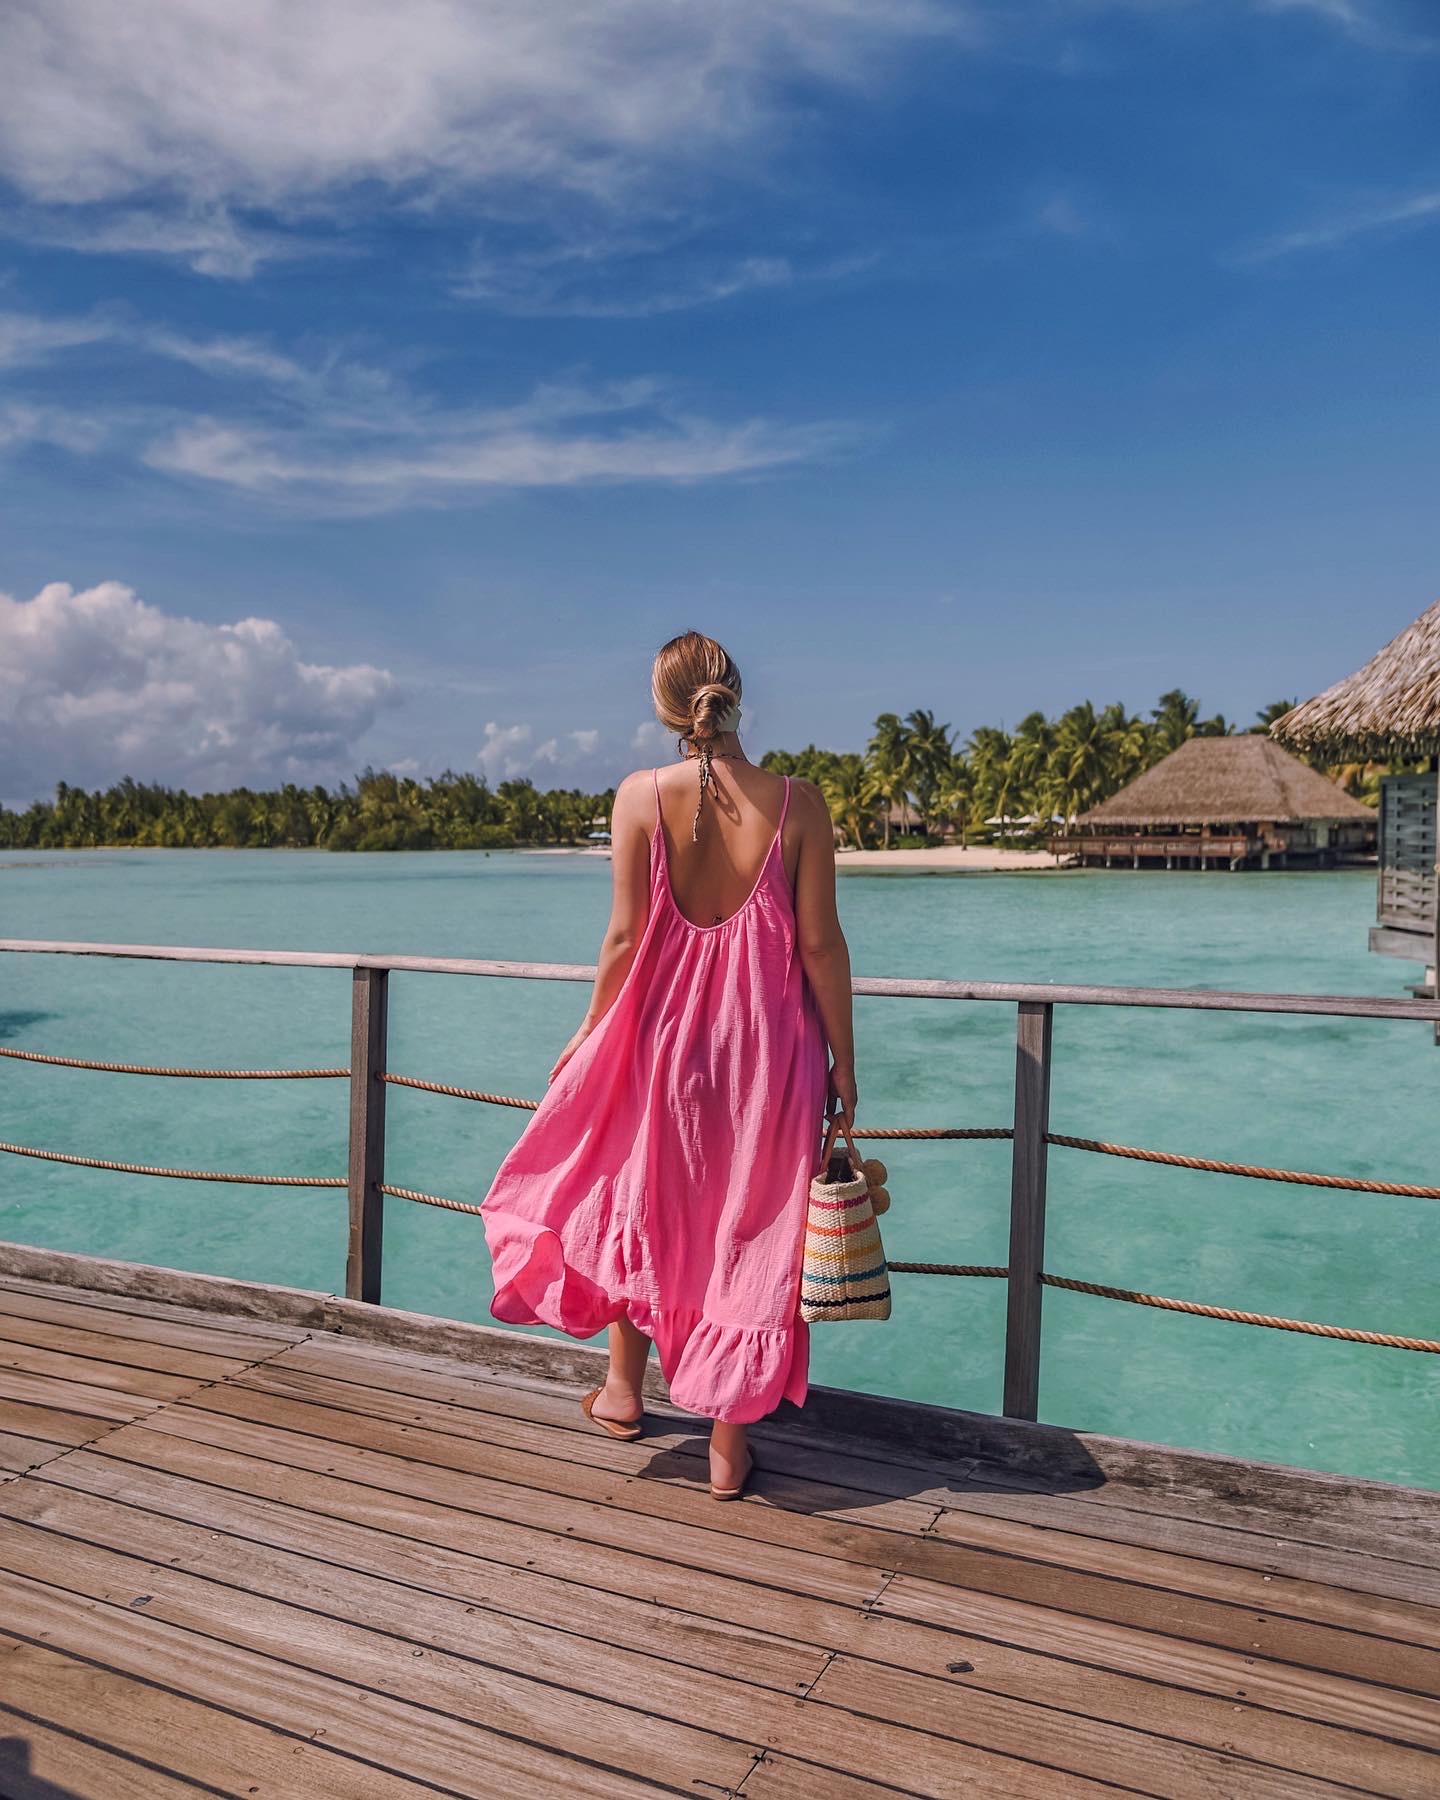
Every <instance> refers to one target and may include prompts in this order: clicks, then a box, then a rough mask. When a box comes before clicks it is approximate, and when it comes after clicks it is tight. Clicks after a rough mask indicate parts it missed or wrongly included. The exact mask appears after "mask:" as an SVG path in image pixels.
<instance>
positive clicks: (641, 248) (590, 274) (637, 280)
mask: <svg viewBox="0 0 1440 1800" xmlns="http://www.w3.org/2000/svg"><path fill="white" fill-rule="evenodd" d="M876 261H877V257H876V256H875V254H874V253H871V252H865V253H863V254H862V253H852V254H847V255H843V256H824V255H818V254H814V253H813V252H812V253H809V254H806V255H799V254H796V253H795V252H793V251H787V252H785V253H783V254H782V253H778V252H770V253H752V254H747V255H739V256H737V255H735V254H734V253H733V252H720V251H718V250H715V249H713V248H710V247H708V246H706V245H704V244H703V243H700V242H698V241H696V239H695V238H694V237H693V236H692V237H671V236H650V237H645V236H635V235H630V236H625V235H619V234H617V235H612V236H595V235H583V234H582V235H579V236H573V237H565V236H563V235H561V236H554V235H551V236H549V237H547V238H545V239H544V240H543V241H540V242H532V241H528V240H525V239H521V240H519V241H517V240H516V239H515V238H514V237H513V236H509V237H505V238H501V239H498V240H495V241H492V242H488V243H487V242H485V241H482V242H481V243H480V244H478V245H477V246H476V248H475V251H474V253H473V254H472V257H471V260H470V263H469V266H468V268H467V269H466V270H465V272H464V274H463V275H461V276H460V277H459V278H458V279H457V280H456V281H455V283H454V284H453V291H454V292H455V293H456V294H457V295H459V296H460V297H462V298H468V299H475V300H482V301H484V302H486V303H487V304H488V305H490V306H492V307H496V308H498V309H499V310H501V311H502V312H508V313H512V314H518V315H520V316H523V317H526V318H547V319H554V318H565V319H646V318H658V317H660V316H661V315H663V314H665V313H674V312H683V311H686V310H688V309H689V308H691V307H697V306H710V305H715V304H718V303H719V302H721V301H725V300H732V299H737V298H739V297H742V296H744V295H746V294H754V293H766V292H775V291H783V290H785V289H789V288H794V287H802V286H805V285H808V284H810V283H813V282H819V281H835V280H839V279H842V278H843V277H845V276H847V275H854V274H857V273H858V272H860V271H861V270H864V269H868V268H870V267H872V266H873V265H874V263H875V262H876Z"/></svg>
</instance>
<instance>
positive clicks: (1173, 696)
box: [1150, 688, 1200, 756]
mask: <svg viewBox="0 0 1440 1800" xmlns="http://www.w3.org/2000/svg"><path fill="white" fill-rule="evenodd" d="M1150 717H1151V718H1152V719H1153V720H1154V721H1155V742H1156V748H1157V749H1158V751H1159V753H1160V755H1161V756H1168V755H1169V754H1170V752H1171V751H1172V750H1178V749H1179V748H1180V746H1181V745H1182V744H1183V743H1184V742H1185V740H1186V739H1187V738H1192V737H1194V735H1195V725H1196V721H1197V720H1198V719H1199V717H1200V702H1199V701H1198V700H1192V699H1191V698H1190V696H1189V695H1188V694H1187V693H1186V692H1185V691H1184V689H1183V688H1171V690H1170V692H1169V693H1168V694H1162V695H1161V696H1160V704H1159V705H1158V706H1157V707H1156V708H1155V709H1154V710H1153V711H1152V713H1151V714H1150Z"/></svg>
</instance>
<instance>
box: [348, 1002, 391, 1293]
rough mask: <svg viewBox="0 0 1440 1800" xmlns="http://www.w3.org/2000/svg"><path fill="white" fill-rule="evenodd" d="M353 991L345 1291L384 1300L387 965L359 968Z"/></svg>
mask: <svg viewBox="0 0 1440 1800" xmlns="http://www.w3.org/2000/svg"><path fill="white" fill-rule="evenodd" d="M352 981H353V985H352V987H351V994H350V1248H349V1254H348V1255H347V1257H346V1259H345V1293H346V1297H347V1298H348V1299H351V1300H370V1301H373V1302H376V1303H378V1302H379V1299H380V1260H381V1250H382V1240H383V1236H384V1228H385V1196H384V1194H383V1193H381V1191H380V1184H381V1182H382V1181H384V1179H385V1083H384V1082H383V1081H382V1080H381V1079H380V1077H381V1075H382V1074H383V1073H384V1071H385V1041H386V1035H387V1024H388V1013H389V988H390V974H389V971H388V970H387V969H355V970H353V971H352Z"/></svg>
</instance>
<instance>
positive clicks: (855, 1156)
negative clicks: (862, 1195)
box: [819, 1112, 865, 1179]
mask: <svg viewBox="0 0 1440 1800" xmlns="http://www.w3.org/2000/svg"><path fill="white" fill-rule="evenodd" d="M842 1130H843V1131H844V1133H845V1145H846V1152H847V1154H848V1155H849V1158H850V1167H851V1168H852V1169H853V1170H854V1171H855V1176H856V1179H858V1178H859V1177H860V1175H861V1174H862V1173H863V1172H864V1164H865V1159H864V1158H863V1157H862V1156H861V1154H860V1152H859V1151H858V1150H857V1149H856V1148H855V1139H854V1138H853V1137H852V1136H851V1135H850V1126H849V1124H848V1123H847V1121H846V1118H845V1115H844V1113H843V1112H833V1113H827V1114H826V1125H825V1142H824V1144H823V1145H822V1146H821V1149H820V1169H819V1173H820V1174H821V1175H823V1174H824V1173H825V1171H826V1170H827V1169H828V1168H829V1166H830V1157H831V1154H832V1152H833V1151H834V1148H835V1139H836V1136H837V1134H838V1133H839V1132H840V1131H842Z"/></svg>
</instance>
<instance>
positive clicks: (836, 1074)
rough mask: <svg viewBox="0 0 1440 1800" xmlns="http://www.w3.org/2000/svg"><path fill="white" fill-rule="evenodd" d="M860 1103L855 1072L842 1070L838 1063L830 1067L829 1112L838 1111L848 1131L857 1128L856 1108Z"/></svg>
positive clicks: (846, 1069)
mask: <svg viewBox="0 0 1440 1800" xmlns="http://www.w3.org/2000/svg"><path fill="white" fill-rule="evenodd" d="M858 1101H859V1094H858V1093H857V1092H856V1088H855V1071H854V1070H853V1069H848V1068H842V1067H841V1066H840V1065H839V1064H838V1063H832V1064H831V1065H830V1103H829V1106H828V1108H827V1110H828V1111H830V1112H834V1111H836V1110H837V1109H838V1111H839V1113H840V1116H841V1118H842V1119H844V1121H845V1128H846V1130H847V1131H853V1130H854V1128H855V1107H856V1105H857V1103H858Z"/></svg>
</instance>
